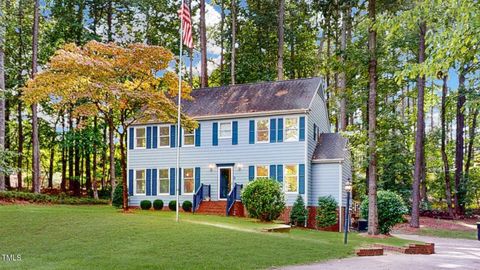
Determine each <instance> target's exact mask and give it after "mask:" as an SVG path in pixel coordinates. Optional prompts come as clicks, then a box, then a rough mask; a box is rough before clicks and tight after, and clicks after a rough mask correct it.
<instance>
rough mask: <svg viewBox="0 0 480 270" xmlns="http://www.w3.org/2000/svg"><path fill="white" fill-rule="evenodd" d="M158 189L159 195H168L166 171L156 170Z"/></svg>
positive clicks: (168, 185) (168, 186)
mask: <svg viewBox="0 0 480 270" xmlns="http://www.w3.org/2000/svg"><path fill="white" fill-rule="evenodd" d="M158 183H159V185H158V187H159V192H158V193H160V194H169V193H170V179H169V177H168V169H160V170H158Z"/></svg>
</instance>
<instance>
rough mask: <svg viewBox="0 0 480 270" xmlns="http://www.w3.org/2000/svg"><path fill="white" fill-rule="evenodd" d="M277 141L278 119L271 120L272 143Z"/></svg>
mask: <svg viewBox="0 0 480 270" xmlns="http://www.w3.org/2000/svg"><path fill="white" fill-rule="evenodd" d="M276 141H277V119H275V118H272V119H270V142H271V143H274V142H276Z"/></svg>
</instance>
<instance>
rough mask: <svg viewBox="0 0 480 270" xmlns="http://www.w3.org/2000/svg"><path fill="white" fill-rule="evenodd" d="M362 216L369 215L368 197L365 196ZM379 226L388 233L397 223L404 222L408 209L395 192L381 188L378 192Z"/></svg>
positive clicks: (383, 231)
mask: <svg viewBox="0 0 480 270" xmlns="http://www.w3.org/2000/svg"><path fill="white" fill-rule="evenodd" d="M360 211H361V214H362V217H364V218H367V217H368V197H367V196H364V198H363V201H362V203H361V205H360ZM377 211H378V226H379V230H380V232H381V233H383V234H388V233H389V232H390V230H391V229H392V227H393V226H394V225H395V224H398V223H401V222H403V215H405V214H407V212H408V209H407V207H406V206H405V203H404V201H403V199H402V197H400V195H398V194H397V193H395V192H392V191H386V190H380V191H378V192H377Z"/></svg>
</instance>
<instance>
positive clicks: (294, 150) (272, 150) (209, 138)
mask: <svg viewBox="0 0 480 270" xmlns="http://www.w3.org/2000/svg"><path fill="white" fill-rule="evenodd" d="M286 116H298V117H300V116H304V115H301V114H298V115H283V116H272V117H258V118H240V119H238V118H237V119H231V120H235V121H238V144H237V145H232V138H228V139H221V138H218V145H215V146H214V145H212V143H213V134H212V130H213V124H214V123H220V122H223V121H231V120H221V121H199V123H200V124H201V134H202V135H201V143H200V145H201V146H199V147H194V146H192V147H182V148H181V154H180V157H181V163H180V167H181V168H195V167H199V168H200V175H201V176H200V183H202V184H207V185H211V197H212V200H218V192H219V190H218V168H217V167H215V168H214V169H213V170H210V168H209V165H210V164H230V163H234V164H235V167H234V169H233V181H234V183H238V184H243V185H246V184H248V182H249V180H248V168H249V166H252V165H284V164H305V165H306V170H307V168H308V164H309V160H310V159H308V162H307V159H306V157H305V152H306V150H305V145H306V144H305V142H304V141H296V142H275V143H255V144H249V120H256V119H265V118H272V119H278V118H280V117H282V118H284V117H286ZM306 122H307V123H308V121H306ZM306 128H307V127H306ZM176 150H177V149H176V148H170V147H168V148H156V149H132V150H129V151H128V169H132V170H138V169H160V168H175V167H176ZM238 164H242V165H243V168H241V169H240V168H238V167H237V166H236V165H238ZM308 175H309V174H308V173H307V172H306V177H308ZM182 181H183V179H182ZM305 181H308V180H307V179H306V180H305ZM297 196H298V194H286V195H285V197H286V199H287V205H292V204H293V202H294V201H295V199H296V197H297ZM129 199H130V200H129V203H130V205H133V206H137V205H139V203H140V201H141V200H146V199H148V200H154V199H162V200H163V201H164V202H165V203H168V202H169V201H170V200H174V199H175V196H174V195H157V196H144V195H133V196H130V198H129ZM179 199H180V202H183V201H185V200H190V201H191V200H192V199H193V196H192V195H191V194H190V195H185V194H183V191H182V192H181V195H180V198H179Z"/></svg>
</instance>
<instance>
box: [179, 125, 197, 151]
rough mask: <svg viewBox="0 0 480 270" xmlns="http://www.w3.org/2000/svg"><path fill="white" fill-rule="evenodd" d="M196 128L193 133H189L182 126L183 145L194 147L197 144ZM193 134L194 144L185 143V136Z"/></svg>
mask: <svg viewBox="0 0 480 270" xmlns="http://www.w3.org/2000/svg"><path fill="white" fill-rule="evenodd" d="M195 132H196V131H195V129H194V130H193V131H192V133H187V132H186V130H185V129H183V128H182V146H183V147H194V146H195ZM187 134H188V135H191V136H193V143H192V144H185V136H186V135H187Z"/></svg>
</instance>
